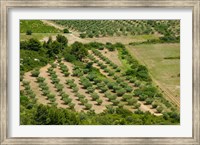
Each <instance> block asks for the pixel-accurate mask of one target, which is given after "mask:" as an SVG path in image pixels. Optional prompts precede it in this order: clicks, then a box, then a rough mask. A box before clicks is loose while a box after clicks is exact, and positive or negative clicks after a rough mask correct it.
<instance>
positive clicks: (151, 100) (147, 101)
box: [145, 98, 153, 105]
mask: <svg viewBox="0 0 200 145" xmlns="http://www.w3.org/2000/svg"><path fill="white" fill-rule="evenodd" d="M145 101H146V105H150V104H151V103H152V102H153V99H152V98H147V99H146V100H145Z"/></svg>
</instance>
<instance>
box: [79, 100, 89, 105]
mask: <svg viewBox="0 0 200 145" xmlns="http://www.w3.org/2000/svg"><path fill="white" fill-rule="evenodd" d="M80 102H81V104H82V105H84V104H85V103H87V102H88V100H87V99H80Z"/></svg>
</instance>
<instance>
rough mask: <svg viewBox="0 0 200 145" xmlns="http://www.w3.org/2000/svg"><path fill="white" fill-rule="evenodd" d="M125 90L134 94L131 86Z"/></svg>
mask: <svg viewBox="0 0 200 145" xmlns="http://www.w3.org/2000/svg"><path fill="white" fill-rule="evenodd" d="M125 90H126V91H127V92H132V91H133V88H132V87H130V86H127V87H126V88H125Z"/></svg>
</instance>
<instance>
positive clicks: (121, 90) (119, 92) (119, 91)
mask: <svg viewBox="0 0 200 145" xmlns="http://www.w3.org/2000/svg"><path fill="white" fill-rule="evenodd" d="M116 93H117V96H122V95H124V94H125V93H126V90H125V89H120V90H116Z"/></svg>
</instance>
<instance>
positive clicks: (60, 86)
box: [56, 84, 64, 92]
mask: <svg viewBox="0 0 200 145" xmlns="http://www.w3.org/2000/svg"><path fill="white" fill-rule="evenodd" d="M63 88H64V87H63V85H62V84H56V89H57V91H58V92H60V91H62V89H63Z"/></svg>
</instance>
